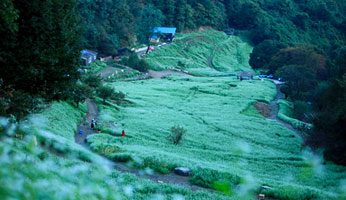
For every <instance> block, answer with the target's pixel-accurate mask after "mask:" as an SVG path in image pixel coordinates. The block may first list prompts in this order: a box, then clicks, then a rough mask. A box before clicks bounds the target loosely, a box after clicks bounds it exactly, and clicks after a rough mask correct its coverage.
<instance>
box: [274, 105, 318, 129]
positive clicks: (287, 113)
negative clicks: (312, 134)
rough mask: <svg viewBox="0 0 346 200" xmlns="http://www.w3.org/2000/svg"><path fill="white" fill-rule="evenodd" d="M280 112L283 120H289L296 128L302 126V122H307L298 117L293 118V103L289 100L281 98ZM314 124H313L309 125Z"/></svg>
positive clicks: (279, 114)
mask: <svg viewBox="0 0 346 200" xmlns="http://www.w3.org/2000/svg"><path fill="white" fill-rule="evenodd" d="M278 104H279V113H278V117H279V118H280V119H281V120H283V121H284V122H287V123H289V124H291V125H292V126H293V127H294V128H299V127H301V126H302V124H305V123H304V122H302V121H299V120H298V119H295V118H293V117H292V116H293V115H294V114H293V106H292V104H291V103H290V102H289V101H287V100H279V101H278ZM309 126H312V125H309Z"/></svg>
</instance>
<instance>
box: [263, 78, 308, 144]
mask: <svg viewBox="0 0 346 200" xmlns="http://www.w3.org/2000/svg"><path fill="white" fill-rule="evenodd" d="M274 84H275V86H276V92H277V96H276V98H275V99H274V100H273V101H272V102H270V105H269V106H270V110H271V113H270V117H269V119H272V120H276V121H277V122H279V123H280V124H282V125H284V126H285V127H286V128H288V129H289V130H291V131H293V132H294V133H295V134H296V135H297V136H298V137H299V138H300V139H302V140H303V141H304V139H303V136H302V134H301V133H300V132H299V131H298V130H297V129H295V128H293V126H292V125H291V124H289V123H287V122H284V121H282V120H281V119H280V118H279V117H278V113H279V104H278V101H279V100H280V99H284V97H285V95H284V94H283V93H282V92H281V91H280V88H281V86H282V83H281V82H278V81H274Z"/></svg>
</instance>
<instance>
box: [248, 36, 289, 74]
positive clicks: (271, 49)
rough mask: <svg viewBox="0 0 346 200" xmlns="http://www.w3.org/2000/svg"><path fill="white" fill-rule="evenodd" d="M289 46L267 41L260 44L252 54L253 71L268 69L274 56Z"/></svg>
mask: <svg viewBox="0 0 346 200" xmlns="http://www.w3.org/2000/svg"><path fill="white" fill-rule="evenodd" d="M286 47H287V46H286V45H285V44H283V43H282V42H279V41H275V40H265V41H263V42H262V43H260V44H258V45H257V46H256V47H255V48H254V49H253V51H252V53H251V54H250V65H251V67H252V68H253V69H260V68H264V69H265V68H266V67H267V65H268V64H269V62H270V60H271V58H272V57H273V55H275V54H276V53H277V52H278V51H279V50H280V49H283V48H286Z"/></svg>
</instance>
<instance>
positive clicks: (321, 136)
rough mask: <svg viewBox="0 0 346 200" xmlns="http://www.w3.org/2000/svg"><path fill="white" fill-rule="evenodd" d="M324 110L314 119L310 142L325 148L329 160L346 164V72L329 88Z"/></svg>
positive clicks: (325, 154)
mask: <svg viewBox="0 0 346 200" xmlns="http://www.w3.org/2000/svg"><path fill="white" fill-rule="evenodd" d="M323 99H325V102H324V106H323V107H322V109H321V110H322V111H321V112H320V113H319V114H318V116H317V117H316V118H315V120H314V130H313V133H312V134H310V137H309V138H308V141H307V142H308V144H310V145H312V146H313V147H316V148H318V147H319V148H321V147H322V148H324V149H325V151H324V156H325V158H326V159H327V160H331V161H334V162H335V163H337V164H343V165H346V134H345V130H346V126H345V125H346V107H345V105H346V74H344V75H343V76H342V78H340V79H337V80H334V81H333V82H332V84H331V86H330V87H329V88H328V90H327V92H326V95H325V97H324V98H323Z"/></svg>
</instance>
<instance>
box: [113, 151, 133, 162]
mask: <svg viewBox="0 0 346 200" xmlns="http://www.w3.org/2000/svg"><path fill="white" fill-rule="evenodd" d="M108 158H109V159H111V160H114V161H118V162H127V161H130V160H132V157H131V155H130V154H128V153H113V154H110V155H109V156H108Z"/></svg>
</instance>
